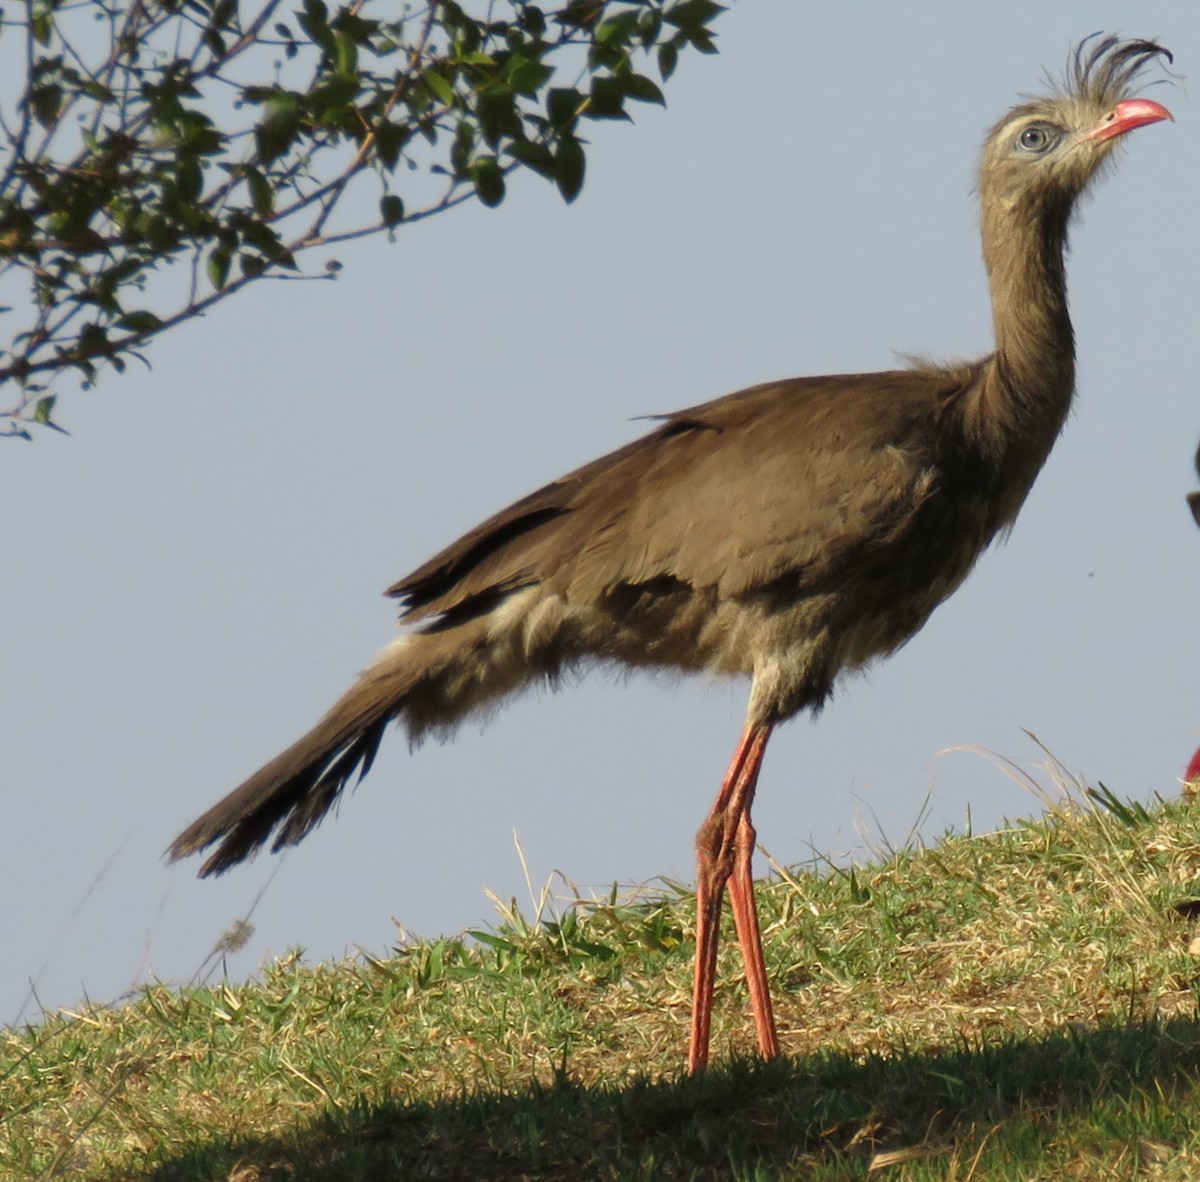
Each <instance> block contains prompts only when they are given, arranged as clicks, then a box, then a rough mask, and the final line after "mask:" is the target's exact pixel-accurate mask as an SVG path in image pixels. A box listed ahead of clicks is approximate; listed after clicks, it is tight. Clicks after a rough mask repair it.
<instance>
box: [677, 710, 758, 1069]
mask: <svg viewBox="0 0 1200 1182" xmlns="http://www.w3.org/2000/svg"><path fill="white" fill-rule="evenodd" d="M770 735H771V728H770V727H769V726H747V727H746V729H745V731H743V732H742V738H741V741H740V742H739V743H738V747H737V750H736V751H735V752H734V755H733V760H732V762H731V763H730V765H729V770H728V771H727V772H726V773H725V780H724V782H723V783H722V785H721V791H720V792H719V793H718V794H717V800H716V803H715V804H714V805H713V807H712V811H711V812H710V813H709V814H708V819H707V820H706V821H705V822H704V824H703V825H702V826H701V827H700V832H699V833H698V834H697V835H696V862H697V872H696V976H695V986H694V990H693V994H692V1031H691V1045H690V1049H689V1051H688V1070H689V1071H691V1072H696V1071H701V1070H703V1068H704V1067H705V1065H706V1064H707V1063H708V1044H709V1038H710V1033H711V1029H712V1003H713V986H714V982H715V980H716V971H717V943H718V940H719V937H720V924H721V899H722V896H723V895H724V893H725V887H726V885H728V886H729V893H730V899H731V901H732V903H733V914H734V921H735V923H736V924H737V931H738V941H739V943H740V944H741V948H742V957H743V959H744V961H745V964H746V980H747V983H748V985H749V988H750V1002H751V1005H752V1007H753V1009H754V1022H755V1026H756V1027H757V1029H758V1041H759V1047H760V1048H761V1050H762V1053H763V1057H764V1058H768V1059H770V1058H773V1057H774V1056H776V1055H778V1054H779V1038H778V1036H777V1035H776V1033H775V1019H774V1017H773V1015H772V1013H771V1000H770V996H769V994H768V992H767V978H766V968H765V966H764V964H763V955H762V939H761V937H760V935H759V929H758V916H757V913H756V911H755V906H754V884H753V879H752V878H751V873H750V859H751V856H752V854H753V852H754V827H753V826H752V825H751V824H750V806H751V805H752V804H753V803H754V789H755V786H756V785H757V783H758V770H759V768H760V767H761V766H762V758H763V752H764V750H765V749H766V746H767V739H768V738H770Z"/></svg>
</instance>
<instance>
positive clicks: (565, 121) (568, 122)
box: [546, 86, 583, 131]
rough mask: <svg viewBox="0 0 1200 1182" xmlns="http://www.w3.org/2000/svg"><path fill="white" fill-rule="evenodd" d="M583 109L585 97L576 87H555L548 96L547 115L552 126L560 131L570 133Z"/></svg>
mask: <svg viewBox="0 0 1200 1182" xmlns="http://www.w3.org/2000/svg"><path fill="white" fill-rule="evenodd" d="M582 107H583V95H582V94H580V93H579V91H578V90H576V89H575V88H574V87H565V86H555V87H552V88H551V89H550V91H549V93H547V95H546V114H547V115H549V116H550V123H551V126H553V127H554V128H556V129H557V130H559V131H569V130H570V129H571V127H573V126H574V124H575V121H576V119H578V118H579V112H580V110H581V109H582Z"/></svg>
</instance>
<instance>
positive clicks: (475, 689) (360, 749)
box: [167, 616, 557, 876]
mask: <svg viewBox="0 0 1200 1182" xmlns="http://www.w3.org/2000/svg"><path fill="white" fill-rule="evenodd" d="M495 624H496V621H495V620H494V619H493V620H492V621H491V626H490V627H489V621H488V617H486V616H484V617H481V618H478V619H475V620H472V621H470V622H468V623H465V624H462V625H459V626H457V627H454V628H451V629H444V630H436V629H435V630H430V631H427V632H418V633H412V634H409V635H406V636H402V637H400V638H398V639H397V640H396V641H395V642H394V643H393V644H391V645H390V646H389V647H388V648H386V649H385V650H384V651H383V652H382V653H381V654H380V655H379V656H378V658H376V660H375V662H374V663H373V664H372V665H371V666H370V667H369V668H367V669H366V670H365V671H364V672H363V673H362V674H361V676H360V677H359V679H358V681H357V682H356V683H355V685H354V686H353V687H352V688H351V689H350V690H349V691H348V692H347V693H345V694H343V695H342V697H341V698H339V699H338V701H337V702H336V703H334V705H333V707H332V709H330V710H329V712H328V713H327V714H326V715H325V717H324V718H322V719H321V720H320V721H319V722H318V723H317V725H316V726H314V727H313V728H312V730H310V731H309V732H308V734H306V735H305V736H304V737H303V738H301V739H299V740H297V741H296V742H295V743H293V744H292V745H291V746H290V747H289V748H288V749H287V750H286V751H284V752H283V753H282V754H280V755H277V756H276V757H275V758H274V759H272V760H271V762H270V763H268V764H266V765H265V766H264V767H262V768H260V769H259V770H258V771H257V772H255V773H254V775H252V776H251V777H250V778H249V779H248V780H247V781H246V782H245V783H244V784H242V785H241V786H240V787H238V788H235V789H234V790H233V791H232V792H231V793H230V794H229V795H228V796H226V797H225V798H224V799H223V800H221V801H219V802H218V803H217V804H215V805H213V807H212V808H210V809H209V810H208V812H206V813H205V814H204V815H203V816H202V817H199V818H198V819H197V820H195V821H193V822H192V824H191V825H189V826H188V827H187V828H186V829H185V830H184V831H183V832H182V833H181V834H180V835H179V836H178V837H177V838H176V839H175V840H174V841H173V842H172V843H171V845H170V847H169V848H168V849H167V857H168V858H169V859H170V860H171V861H174V860H175V859H177V858H182V857H186V856H187V855H188V854H194V853H196V852H197V851H199V850H202V849H205V848H206V847H208V846H210V845H213V844H214V843H217V849H216V851H215V852H214V853H213V854H212V855H211V856H210V857H209V859H208V861H206V862H205V863H204V865H203V866H202V867H201V869H200V874H201V876H206V875H210V874H221V873H223V872H224V871H226V870H228V869H229V868H230V867H231V866H234V865H236V864H237V863H238V862H240V861H242V860H243V859H244V858H246V857H248V856H249V855H250V854H252V853H254V852H255V851H256V850H257V849H258V848H259V847H260V846H262V845H263V844H264V843H265V842H266V841H267V839H268V838H269V837H270V836H271V834H272V832H273V831H276V830H277V831H276V832H275V836H274V840H273V842H272V846H271V848H272V850H274V851H278V850H280V849H281V848H283V847H284V846H287V845H294V844H295V843H296V842H298V841H300V839H301V838H303V837H304V836H305V835H306V834H307V833H308V832H309V831H310V830H311V829H312V828H313V827H314V826H315V825H316V824H317V823H318V822H319V821H320V820H321V819H322V817H324V816H325V814H326V813H327V812H328V811H329V809H330V808H331V807H332V806H333V804H334V803H335V802H336V800H337V799H338V797H339V795H340V794H341V792H342V790H343V789H344V788H345V787H346V785H347V784H348V783H350V781H351V780H352V779H353V778H354V777H355V776H356V775H357V776H358V777H359V778H361V777H362V776H364V775H365V774H366V773H367V771H368V769H369V768H370V766H371V763H372V761H373V760H374V758H375V753H376V751H377V750H378V749H379V743H380V741H381V740H382V738H383V733H384V731H385V730H386V728H387V725H388V723H389V722H391V721H393V720H399V721H400V722H401V723H402V724H403V725H404V728H405V729H406V730H407V732H408V735H409V738H410V741H411V740H417V739H420V738H421V737H422V735H424V734H425V733H426V732H428V731H430V730H435V731H438V730H441V731H448V730H450V729H452V728H453V727H454V725H455V724H457V723H458V721H460V720H461V719H462V717H463V716H464V715H466V714H468V713H470V712H471V711H472V710H473V709H476V708H478V707H480V706H484V705H487V704H488V703H489V702H493V701H495V700H496V699H497V698H499V697H501V696H503V695H504V694H506V693H508V692H510V691H512V690H515V689H517V688H519V687H520V686H521V685H522V684H523V683H525V682H527V681H528V680H530V678H532V677H535V676H538V675H546V676H553V674H554V672H555V670H554V669H553V668H551V667H550V665H554V664H557V662H555V661H552V662H549V663H546V662H544V661H539V660H538V659H537V658H536V656H535V655H534V654H531V653H530V652H529V651H527V649H526V647H525V645H523V644H522V643H521V637H520V635H519V633H520V632H521V629H519V628H516V629H513V628H509V629H504V630H503V631H504V632H506V633H507V635H497V629H496V627H495Z"/></svg>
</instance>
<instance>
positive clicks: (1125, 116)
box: [1080, 98, 1175, 143]
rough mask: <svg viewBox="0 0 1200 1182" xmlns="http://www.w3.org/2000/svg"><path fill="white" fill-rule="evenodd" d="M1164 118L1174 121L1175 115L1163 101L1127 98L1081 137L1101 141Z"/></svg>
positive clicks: (1158, 121)
mask: <svg viewBox="0 0 1200 1182" xmlns="http://www.w3.org/2000/svg"><path fill="white" fill-rule="evenodd" d="M1164 119H1170V120H1171V122H1172V123H1173V122H1174V121H1175V116H1174V115H1172V114H1171V112H1170V111H1168V110H1167V108H1166V107H1164V106H1163V105H1162V104H1161V103H1156V102H1153V101H1152V100H1151V99H1144V98H1135V99H1125V100H1124V102H1120V103H1117V105H1116V106H1115V107H1113V109H1112V110H1111V111H1109V113H1108V114H1107V115H1105V116H1104V118H1103V119H1101V120H1100V122H1099V123H1097V124H1096V126H1095V127H1093V128H1092V129H1091V131H1085V132H1084V133H1083V135H1082V136H1081V137H1080V138H1082V139H1085V140H1094V141H1095V142H1096V143H1101V142H1103V141H1104V140H1111V139H1112V138H1113V137H1114V136H1118V135H1124V134H1125V133H1126V132H1127V131H1133V130H1134V128H1137V127H1145V126H1146V124H1147V123H1161V122H1162V121H1163V120H1164Z"/></svg>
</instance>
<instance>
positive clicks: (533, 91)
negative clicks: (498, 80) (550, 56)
mask: <svg viewBox="0 0 1200 1182" xmlns="http://www.w3.org/2000/svg"><path fill="white" fill-rule="evenodd" d="M553 73H554V67H553V66H547V65H544V64H543V63H542V62H539V61H535V60H533V59H531V58H528V57H525V56H524V55H522V54H519V53H514V54H513V55H512V57H510V58H509V59H508V61H507V62H506V63H505V65H504V71H503V73H502V75H501V77H502V78H503V79H504V81H505V82H507V83H508V85H509V86H511V87H512V88H513V90H515V91H516V92H517V94H523V95H526V96H527V97H529V98H536V97H537V93H538V91H539V90H541V89H542V87H543V86H545V85H546V83H547V82H549V81H550V78H551V76H552V75H553Z"/></svg>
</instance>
